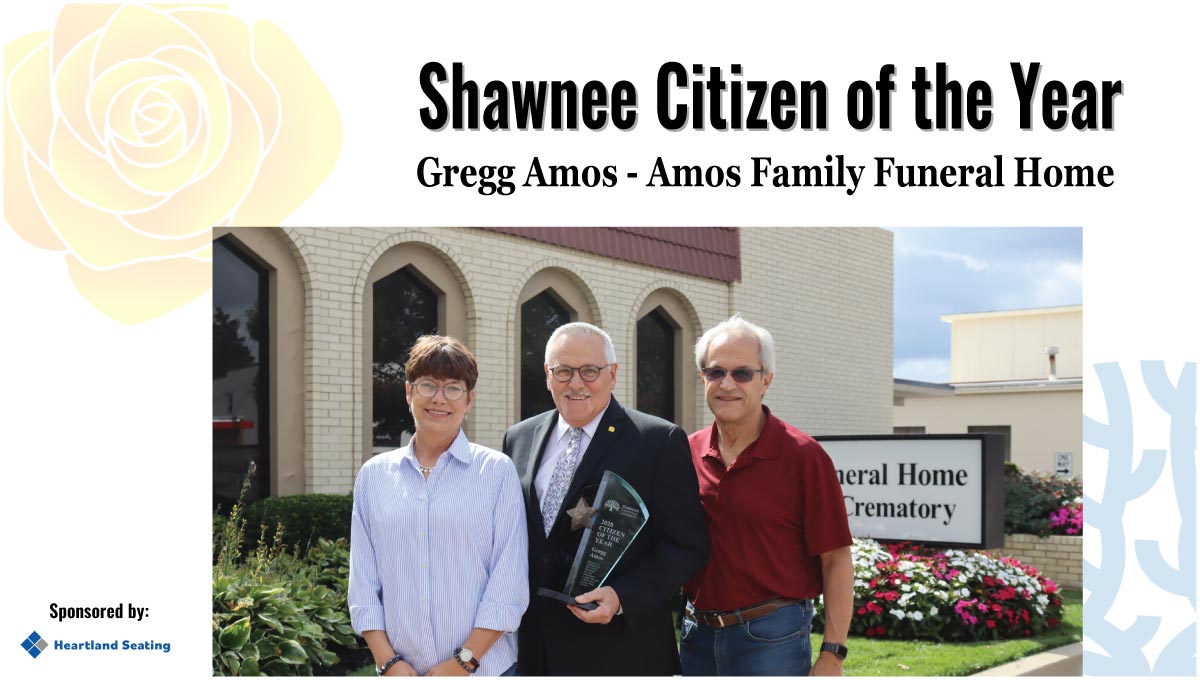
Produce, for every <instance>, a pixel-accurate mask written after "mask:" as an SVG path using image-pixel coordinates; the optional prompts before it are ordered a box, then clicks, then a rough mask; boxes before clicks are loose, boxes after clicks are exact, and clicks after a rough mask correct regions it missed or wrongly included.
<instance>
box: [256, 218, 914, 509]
mask: <svg viewBox="0 0 1200 680" xmlns="http://www.w3.org/2000/svg"><path fill="white" fill-rule="evenodd" d="M233 231H234V232H235V233H236V231H237V230H233ZM280 232H281V235H282V236H283V238H284V239H285V240H286V241H287V242H288V243H289V245H290V247H291V248H292V249H293V250H294V252H295V253H296V254H297V257H298V258H300V259H301V260H302V263H301V265H302V266H301V267H300V269H301V271H302V272H304V277H303V285H304V286H305V287H306V290H305V293H304V324H303V328H304V334H305V339H304V385H305V394H304V401H305V405H304V409H305V421H304V422H305V436H304V438H303V439H304V444H303V446H304V449H305V451H304V461H305V464H304V469H305V485H304V486H305V489H306V490H307V491H311V492H333V493H338V492H345V491H348V490H349V489H350V488H351V487H352V486H353V480H354V475H355V474H356V473H357V471H358V468H359V467H360V466H361V465H362V463H363V461H364V460H365V457H366V455H367V454H366V449H367V446H366V444H365V437H364V428H365V427H366V423H365V414H364V412H363V404H364V396H363V395H364V393H365V391H366V390H367V389H368V388H369V386H368V385H364V382H365V377H364V371H363V366H364V356H363V351H364V350H363V347H364V342H366V341H368V340H369V339H368V338H364V337H363V330H362V329H363V323H364V319H363V315H364V300H363V298H364V290H365V289H366V285H367V280H368V274H369V273H370V271H371V268H372V266H373V265H374V264H375V263H376V262H377V261H378V260H379V258H380V257H381V256H384V254H385V253H387V252H388V251H389V250H390V249H392V248H394V247H396V246H400V245H405V244H407V246H406V247H413V246H414V245H416V246H417V247H419V248H423V249H425V250H426V251H428V252H430V253H433V254H435V255H436V256H437V257H438V258H439V260H440V261H441V262H443V263H444V264H445V265H446V266H447V267H448V268H449V270H450V271H451V272H452V273H453V276H454V278H455V280H456V281H457V282H458V285H460V286H461V288H462V292H463V297H464V298H465V301H466V318H467V336H468V344H469V345H470V347H471V349H472V351H474V352H475V354H476V357H477V358H478V360H479V363H480V378H479V383H478V385H477V387H476V389H477V395H478V396H477V401H476V405H475V407H474V409H473V410H472V412H471V414H470V416H469V418H468V423H467V431H468V435H469V436H470V437H471V438H472V440H473V441H476V442H478V443H481V444H483V445H485V446H490V447H493V448H498V447H499V446H500V443H501V438H502V437H503V434H504V431H505V430H506V429H507V428H508V427H509V426H510V425H511V424H512V423H513V422H515V420H516V418H517V413H518V405H517V403H516V385H515V380H514V377H515V376H516V374H517V361H518V358H517V354H516V349H515V348H516V337H517V328H516V324H515V317H516V310H517V307H518V295H519V294H520V291H521V290H522V288H523V287H524V286H525V284H526V283H527V282H528V281H529V280H530V278H531V277H532V276H534V275H535V274H537V273H538V272H541V271H544V270H546V269H547V268H557V269H559V270H564V271H566V272H569V273H570V275H571V276H572V277H573V278H574V279H575V280H576V281H577V283H578V284H579V287H580V288H581V289H582V290H583V292H584V294H585V296H586V297H587V298H588V300H589V303H590V304H592V305H593V307H594V312H595V313H596V315H597V316H598V319H597V320H598V322H599V325H601V326H602V327H603V328H604V329H605V330H607V331H608V333H609V334H610V335H611V336H612V338H613V342H614V344H615V345H616V349H617V361H618V363H619V364H620V365H621V369H620V371H619V373H618V384H617V388H616V391H615V395H616V397H617V399H618V400H620V401H621V402H622V403H623V404H626V405H631V406H632V405H634V404H635V403H636V398H635V394H634V392H635V389H634V388H635V385H636V383H635V381H634V379H633V378H634V374H633V370H632V368H631V367H632V366H634V364H635V361H634V360H635V354H634V353H635V340H636V325H637V320H638V319H637V318H636V317H637V314H638V310H639V308H640V307H641V305H642V303H643V302H644V301H645V300H646V299H647V296H649V295H651V294H652V293H654V292H655V291H659V290H662V289H666V290H667V291H668V292H669V293H670V294H672V295H673V296H675V297H676V298H678V299H679V300H680V301H682V303H683V306H684V307H685V308H687V311H688V314H689V315H690V316H691V318H690V319H687V320H686V321H687V322H688V323H690V325H691V326H692V328H691V330H692V331H693V332H694V333H695V335H696V336H698V335H699V334H700V333H701V332H703V330H704V329H707V328H709V327H711V326H713V325H714V324H716V323H718V322H719V321H721V320H723V319H725V318H727V317H728V316H729V315H730V314H731V313H732V312H734V311H741V312H742V313H743V314H744V315H745V316H746V317H747V318H748V319H750V320H751V321H754V322H755V323H759V324H761V325H763V326H765V327H766V328H767V329H769V330H770V331H771V332H772V333H773V334H774V336H775V338H776V344H777V350H778V357H779V358H778V363H779V366H778V368H777V375H776V379H775V382H774V384H773V385H772V387H771V390H770V392H769V393H768V396H767V400H766V403H767V404H768V405H769V406H771V407H772V409H773V410H774V412H775V413H776V414H777V415H779V416H781V417H783V418H784V419H786V420H789V421H790V422H793V423H794V424H796V425H798V426H800V427H802V428H803V429H806V430H808V431H811V432H813V433H815V434H852V433H858V434H878V433H887V432H890V431H891V417H892V416H891V403H892V375H891V358H892V237H891V233H890V232H887V231H884V230H879V229H824V228H812V229H768V228H753V229H742V230H740V238H741V258H742V281H741V282H734V283H723V282H720V281H715V280H712V279H705V278H701V277H698V276H692V275H688V274H680V273H675V272H669V271H665V270H662V269H657V268H654V267H649V266H645V265H639V264H632V263H628V262H624V261H620V260H616V259H612V258H606V257H602V256H597V255H593V254H588V253H584V252H579V251H574V250H571V249H568V248H564V247H560V246H554V245H549V244H544V243H539V242H536V241H533V240H530V239H526V238H521V237H519V236H513V235H508V234H499V233H494V232H489V231H484V230H479V229H467V228H438V229H374V228H351V229H316V228H285V229H282V230H280ZM685 355H686V362H685V365H686V366H689V367H690V366H692V365H693V364H692V359H691V348H690V347H688V348H685ZM685 384H686V385H687V386H688V389H691V390H692V391H693V392H694V396H695V398H694V400H693V403H694V408H693V409H692V411H693V412H692V413H691V414H690V416H691V417H690V418H689V419H690V420H691V421H692V422H693V423H694V424H696V425H697V426H700V425H706V424H708V423H710V422H711V415H710V414H709V413H708V411H707V408H706V407H705V405H704V400H703V391H702V386H701V385H700V383H699V381H698V380H697V379H696V378H695V377H694V376H690V375H689V376H685ZM366 393H369V392H366Z"/></svg>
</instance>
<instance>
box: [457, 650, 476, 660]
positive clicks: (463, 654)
mask: <svg viewBox="0 0 1200 680" xmlns="http://www.w3.org/2000/svg"><path fill="white" fill-rule="evenodd" d="M458 658H459V659H461V660H462V662H463V663H471V662H472V661H474V660H475V655H474V654H472V653H471V650H469V649H460V650H459V651H458Z"/></svg>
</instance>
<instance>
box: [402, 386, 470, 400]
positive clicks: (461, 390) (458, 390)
mask: <svg viewBox="0 0 1200 680" xmlns="http://www.w3.org/2000/svg"><path fill="white" fill-rule="evenodd" d="M409 384H410V385H412V386H413V389H414V390H416V391H417V394H419V395H421V396H422V397H425V398H426V399H432V398H433V397H434V396H435V395H437V393H438V390H441V392H442V394H444V395H446V401H458V400H459V399H462V397H463V395H464V394H466V393H467V388H465V387H463V386H462V385H456V384H453V383H452V384H450V385H437V384H434V383H431V382H426V381H421V382H416V383H409Z"/></svg>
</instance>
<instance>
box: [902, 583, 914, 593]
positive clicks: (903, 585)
mask: <svg viewBox="0 0 1200 680" xmlns="http://www.w3.org/2000/svg"><path fill="white" fill-rule="evenodd" d="M900 590H903V591H904V592H906V593H907V592H911V591H912V586H910V585H908V584H907V583H903V584H901V585H900Z"/></svg>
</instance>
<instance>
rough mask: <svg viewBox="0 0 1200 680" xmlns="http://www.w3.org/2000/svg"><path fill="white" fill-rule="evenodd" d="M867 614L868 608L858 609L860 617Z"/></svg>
mask: <svg viewBox="0 0 1200 680" xmlns="http://www.w3.org/2000/svg"><path fill="white" fill-rule="evenodd" d="M866 613H867V608H866V607H859V608H858V615H859V616H862V615H864V614H866Z"/></svg>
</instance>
